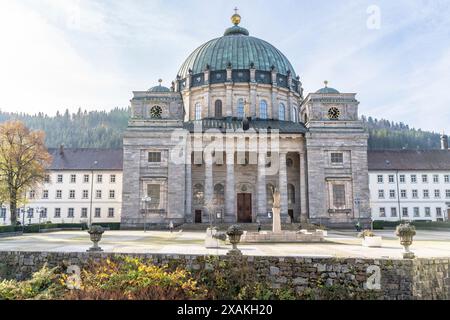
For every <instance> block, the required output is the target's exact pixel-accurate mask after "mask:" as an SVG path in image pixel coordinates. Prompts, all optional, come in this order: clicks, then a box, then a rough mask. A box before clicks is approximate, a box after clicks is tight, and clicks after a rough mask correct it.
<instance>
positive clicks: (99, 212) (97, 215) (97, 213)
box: [95, 208, 102, 218]
mask: <svg viewBox="0 0 450 320" xmlns="http://www.w3.org/2000/svg"><path fill="white" fill-rule="evenodd" d="M101 213H102V210H101V208H95V217H96V218H100V217H101Z"/></svg>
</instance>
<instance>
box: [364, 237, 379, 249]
mask: <svg viewBox="0 0 450 320" xmlns="http://www.w3.org/2000/svg"><path fill="white" fill-rule="evenodd" d="M382 244H383V238H382V237H364V238H363V240H362V245H363V247H368V248H380V247H381V246H382Z"/></svg>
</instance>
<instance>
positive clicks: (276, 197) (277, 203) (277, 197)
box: [273, 188, 281, 208]
mask: <svg viewBox="0 0 450 320" xmlns="http://www.w3.org/2000/svg"><path fill="white" fill-rule="evenodd" d="M273 207H274V208H281V194H280V191H278V189H277V188H275V191H274V192H273Z"/></svg>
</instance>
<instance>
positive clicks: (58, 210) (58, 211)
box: [55, 208, 61, 218]
mask: <svg viewBox="0 0 450 320" xmlns="http://www.w3.org/2000/svg"><path fill="white" fill-rule="evenodd" d="M55 218H61V208H55Z"/></svg>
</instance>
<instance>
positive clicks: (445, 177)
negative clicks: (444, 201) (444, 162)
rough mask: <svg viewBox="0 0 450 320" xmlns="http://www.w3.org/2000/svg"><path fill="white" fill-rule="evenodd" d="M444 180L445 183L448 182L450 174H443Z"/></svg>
mask: <svg viewBox="0 0 450 320" xmlns="http://www.w3.org/2000/svg"><path fill="white" fill-rule="evenodd" d="M444 182H445V183H449V182H450V175H448V174H446V175H445V176H444Z"/></svg>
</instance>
